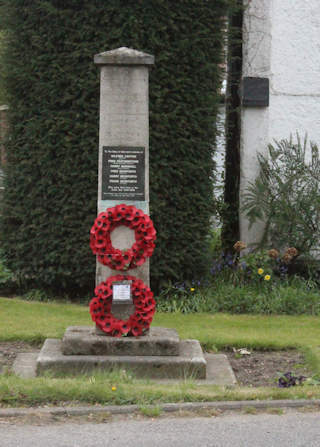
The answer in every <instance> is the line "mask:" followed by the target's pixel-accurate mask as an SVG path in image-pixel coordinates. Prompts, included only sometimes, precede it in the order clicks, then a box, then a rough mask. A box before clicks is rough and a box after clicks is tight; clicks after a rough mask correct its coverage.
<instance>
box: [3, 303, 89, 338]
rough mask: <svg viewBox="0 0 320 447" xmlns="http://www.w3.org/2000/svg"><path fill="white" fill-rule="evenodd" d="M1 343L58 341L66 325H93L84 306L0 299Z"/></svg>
mask: <svg viewBox="0 0 320 447" xmlns="http://www.w3.org/2000/svg"><path fill="white" fill-rule="evenodd" d="M0 321H1V322H2V324H1V327H0V340H2V341H5V340H8V341H9V340H23V341H28V342H32V341H43V340H45V339H46V338H61V337H62V336H63V334H64V331H65V329H66V327H67V326H77V325H88V324H92V321H91V317H90V314H89V309H88V307H87V306H79V305H75V304H57V303H38V302H32V301H23V300H19V299H10V298H0Z"/></svg>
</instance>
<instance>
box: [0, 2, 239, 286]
mask: <svg viewBox="0 0 320 447" xmlns="http://www.w3.org/2000/svg"><path fill="white" fill-rule="evenodd" d="M228 3H230V0H215V1H214V2H213V1H205V0H202V1H199V0H179V1H175V2H172V1H169V0H140V1H132V0H129V1H125V2H124V1H122V0H108V1H106V0H105V1H101V0H92V1H84V0H64V1H61V0H47V1H43V0H1V2H0V5H2V10H1V14H0V15H1V23H0V26H1V27H3V29H5V30H6V37H7V45H6V51H5V55H4V59H3V72H4V81H3V82H4V86H5V90H6V95H7V100H8V104H9V106H10V113H9V121H10V129H11V132H10V140H9V141H8V142H7V152H8V164H7V172H6V174H7V175H6V184H5V186H6V191H5V200H4V206H3V220H2V224H1V234H2V244H3V247H4V250H5V253H6V258H7V261H8V266H9V267H10V268H11V269H12V270H13V271H14V272H15V274H17V275H18V276H19V277H20V278H22V279H23V280H26V279H29V280H31V281H32V282H33V283H34V284H36V285H37V286H50V287H53V286H56V287H60V288H64V289H66V288H68V289H72V290H75V288H81V287H82V288H88V287H89V288H90V287H92V285H93V281H94V270H95V262H94V257H93V256H92V254H91V252H90V250H89V242H88V232H89V229H90V227H91V225H92V222H93V219H94V217H95V214H96V195H97V175H96V173H97V155H98V150H97V148H98V118H99V116H98V107H99V99H98V98H99V76H98V70H97V67H96V66H95V65H94V64H93V55H94V54H96V53H99V52H101V51H106V50H110V49H113V48H117V47H120V46H127V47H131V48H135V49H138V50H141V51H145V52H148V53H151V54H154V55H155V60H156V65H155V68H154V69H153V70H152V72H151V80H150V152H151V153H150V163H151V166H150V170H151V175H150V178H151V184H150V187H151V215H152V218H153V219H154V222H155V226H156V228H157V231H158V242H157V249H156V251H155V254H154V256H153V258H152V264H151V266H152V269H151V272H152V279H153V286H154V287H157V286H159V284H161V283H163V282H166V281H168V280H170V279H171V280H178V279H181V278H182V277H186V278H191V277H195V276H199V275H201V274H203V272H204V271H205V269H206V267H207V256H206V253H207V248H206V247H207V246H208V244H207V241H206V235H207V233H208V230H209V226H210V216H211V215H212V213H213V194H212V180H213V179H212V176H213V168H214V166H213V162H212V155H213V147H214V140H215V132H216V131H215V125H214V123H215V116H216V113H217V107H218V101H219V96H218V90H219V86H220V82H221V73H220V72H221V69H220V68H219V64H221V62H222V60H223V55H222V52H223V51H222V50H223V40H224V32H225V30H224V18H223V17H224V16H225V14H226V10H227V4H228Z"/></svg>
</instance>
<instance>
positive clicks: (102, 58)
mask: <svg viewBox="0 0 320 447" xmlns="http://www.w3.org/2000/svg"><path fill="white" fill-rule="evenodd" d="M94 62H95V64H96V65H97V66H98V67H99V69H100V83H101V89H100V91H101V94H100V130H99V176H98V178H99V181H98V216H97V218H96V219H95V221H94V222H93V225H92V228H91V231H90V247H91V249H92V252H93V254H94V255H96V257H97V268H96V288H95V291H94V297H93V298H92V300H91V302H90V313H91V317H92V320H93V325H92V326H71V327H68V328H67V329H66V332H65V335H64V337H63V339H62V340H57V339H47V340H46V341H45V343H44V345H43V347H42V350H41V351H40V354H39V355H38V357H37V360H36V373H37V374H38V375H39V374H42V373H45V372H47V371H50V373H53V374H55V373H60V374H61V373H81V372H88V371H94V370H111V369H112V368H115V367H116V368H121V369H126V370H127V369H129V370H130V371H133V372H134V373H135V374H136V376H137V377H150V378H168V379H170V378H171V379H179V378H185V377H188V376H192V377H193V378H195V379H206V378H207V379H208V374H207V372H208V371H207V370H212V367H213V364H212V361H213V360H212V358H210V355H209V356H205V355H204V353H203V352H202V349H201V346H200V343H199V342H198V341H197V340H180V339H179V336H178V334H177V332H176V331H175V330H174V329H168V328H162V327H154V326H151V323H152V320H153V316H154V313H155V310H156V302H155V299H154V297H153V293H152V291H151V290H150V281H149V275H150V272H149V258H150V257H151V256H152V253H153V251H154V249H155V245H156V229H155V228H154V226H153V222H152V220H151V219H150V217H149V94H148V88H149V70H150V69H151V68H152V66H153V64H154V56H152V55H150V54H145V53H142V52H140V51H137V50H133V49H129V48H125V47H122V48H118V49H115V50H112V51H107V52H104V53H100V54H97V55H95V57H94ZM88 230H90V229H88ZM224 357H225V356H223V355H217V356H215V357H214V358H215V359H216V360H215V361H217V359H218V358H219V362H220V364H221V362H222V363H223V362H224V360H225V361H226V359H224ZM209 360H210V361H209ZM209 363H210V364H209ZM213 369H214V368H213ZM218 369H219V368H218ZM227 369H228V368H227ZM224 371H225V370H224ZM230 371H231V369H230ZM217 372H218V371H217ZM231 372H232V371H231ZM230 374H231V373H230ZM223 376H224V377H223V378H222V380H223V382H224V383H226V377H225V373H223ZM216 383H218V382H216ZM230 383H233V379H232V377H231V379H230Z"/></svg>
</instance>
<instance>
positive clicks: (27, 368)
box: [12, 352, 39, 379]
mask: <svg viewBox="0 0 320 447" xmlns="http://www.w3.org/2000/svg"><path fill="white" fill-rule="evenodd" d="M38 355H39V352H21V353H19V354H18V355H17V357H16V359H15V361H14V363H13V367H12V369H13V372H14V373H15V374H16V375H17V376H20V377H23V378H25V379H30V378H32V377H36V369H37V358H38Z"/></svg>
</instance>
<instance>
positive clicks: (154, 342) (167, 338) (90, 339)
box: [61, 326, 180, 356]
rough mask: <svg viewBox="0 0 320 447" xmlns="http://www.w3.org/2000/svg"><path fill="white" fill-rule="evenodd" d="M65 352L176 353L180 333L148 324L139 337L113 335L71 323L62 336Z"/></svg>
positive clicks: (107, 353)
mask: <svg viewBox="0 0 320 447" xmlns="http://www.w3.org/2000/svg"><path fill="white" fill-rule="evenodd" d="M61 349H62V353H63V354H64V355H117V356H177V355H179V351H180V348H179V336H178V334H177V332H176V331H175V330H174V329H167V328H162V327H151V328H150V331H149V334H148V335H144V336H141V337H122V338H114V337H108V336H106V335H100V334H97V332H96V328H95V327H90V326H70V327H68V328H67V330H66V332H65V335H64V337H63V340H62V347H61Z"/></svg>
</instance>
